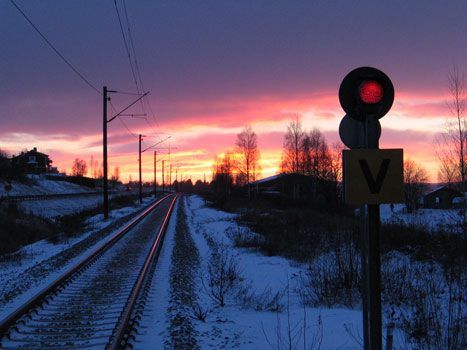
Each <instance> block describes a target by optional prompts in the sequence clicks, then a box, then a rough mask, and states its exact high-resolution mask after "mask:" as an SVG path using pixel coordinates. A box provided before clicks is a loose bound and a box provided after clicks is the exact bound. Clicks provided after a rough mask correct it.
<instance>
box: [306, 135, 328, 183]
mask: <svg viewBox="0 0 467 350" xmlns="http://www.w3.org/2000/svg"><path fill="white" fill-rule="evenodd" d="M306 140H308V141H306ZM305 142H307V143H308V147H307V148H305V147H303V148H302V150H303V153H305V155H304V157H305V159H306V162H305V165H306V166H305V175H311V176H313V177H314V178H316V179H321V180H328V179H329V175H330V171H331V169H330V168H331V155H330V152H329V147H328V144H327V142H326V140H325V138H324V136H323V134H322V133H321V131H320V130H319V129H317V128H313V130H311V131H310V132H309V133H308V134H307V135H306V136H305V139H304V142H303V144H305Z"/></svg>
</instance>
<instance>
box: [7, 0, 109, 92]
mask: <svg viewBox="0 0 467 350" xmlns="http://www.w3.org/2000/svg"><path fill="white" fill-rule="evenodd" d="M10 2H11V4H12V5H13V6H14V7H15V8H16V9H17V10H18V12H19V13H21V15H22V16H23V17H24V18H25V19H26V21H28V23H29V24H30V25H31V26H32V27H33V28H34V30H35V31H36V32H37V33H38V34H39V35H40V36H41V37H42V39H44V41H45V42H46V43H47V45H49V47H50V48H51V49H52V50H53V51H54V52H55V53H56V54H57V55H58V57H60V58H61V59H62V61H63V62H65V63H66V64H67V66H68V67H69V68H70V69H71V70H72V71H73V72H74V73H75V74H76V75H78V76H79V77H80V78H81V80H82V81H84V82H85V83H86V84H87V85H88V86H89V87H90V88H92V89H93V90H94V91H96V92H97V93H98V94H99V95H102V92H101V91H100V90H99V89H98V88H97V87H96V86H94V85H93V84H92V83H91V82H90V81H89V80H88V79H86V77H85V76H84V75H83V74H82V73H81V72H80V71H79V70H78V69H77V68H75V66H73V65H72V64H71V62H70V61H69V60H67V59H66V58H65V56H64V55H63V54H62V53H61V52H60V51H59V50H58V49H57V48H56V47H55V46H54V45H53V44H52V43H51V42H50V40H49V39H47V37H46V36H45V35H44V34H43V33H42V32H41V31H40V30H39V28H38V27H37V26H36V25H35V24H34V23H33V22H32V21H31V19H30V18H29V17H28V16H27V15H26V13H24V11H23V10H22V9H21V8H20V7H19V6H18V5H17V4H16V3H15V2H14V0H10Z"/></svg>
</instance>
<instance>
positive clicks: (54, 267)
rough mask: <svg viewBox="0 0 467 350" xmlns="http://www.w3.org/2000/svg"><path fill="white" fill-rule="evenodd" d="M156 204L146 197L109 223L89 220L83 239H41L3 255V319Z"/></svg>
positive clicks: (0, 274)
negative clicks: (138, 214)
mask: <svg viewBox="0 0 467 350" xmlns="http://www.w3.org/2000/svg"><path fill="white" fill-rule="evenodd" d="M152 201H153V198H146V199H144V203H143V204H142V205H135V206H131V207H125V208H121V209H117V210H112V211H111V212H110V217H109V219H108V220H103V218H102V214H99V215H95V216H93V217H91V218H89V219H87V220H86V223H87V229H86V230H85V231H84V232H83V233H82V234H80V235H79V236H76V237H73V238H67V239H66V240H63V241H60V242H58V243H51V242H48V241H47V240H41V241H38V242H35V243H33V244H30V245H28V246H25V247H23V248H21V249H19V250H18V251H16V252H14V253H11V254H7V255H4V256H0V319H2V318H4V317H5V316H7V315H8V314H9V313H10V312H11V311H13V310H14V309H15V308H17V307H18V306H19V305H21V304H22V303H24V302H25V301H26V300H27V299H28V298H29V297H31V296H32V295H34V294H36V293H37V292H38V291H40V290H41V289H42V288H44V287H45V286H47V285H48V284H50V283H51V282H52V281H53V280H55V279H56V278H57V277H58V276H60V275H61V274H62V273H63V272H65V271H66V270H67V269H69V268H70V267H71V266H72V265H73V264H75V263H76V262H78V261H80V260H81V259H83V257H84V256H85V255H87V254H89V253H90V252H91V251H93V250H94V249H96V248H97V247H99V246H100V245H102V244H104V243H105V242H106V241H107V240H108V239H109V238H110V237H111V236H112V234H113V233H115V232H116V231H117V230H118V229H119V228H121V227H122V226H123V225H125V224H126V223H127V222H128V220H129V219H130V217H131V216H133V215H134V214H135V213H136V212H138V211H140V210H142V209H143V208H144V207H146V206H147V205H148V204H149V203H150V202H152Z"/></svg>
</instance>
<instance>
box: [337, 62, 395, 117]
mask: <svg viewBox="0 0 467 350" xmlns="http://www.w3.org/2000/svg"><path fill="white" fill-rule="evenodd" d="M393 101H394V86H393V85H392V82H391V79H389V77H388V76H387V75H386V74H384V73H383V72H382V71H380V70H379V69H376V68H372V67H360V68H357V69H354V70H353V71H351V72H350V73H349V74H347V75H346V76H345V78H344V80H343V81H342V83H341V86H340V88H339V102H340V104H341V106H342V109H343V110H344V111H345V112H346V113H347V115H348V116H349V117H350V118H353V119H356V120H359V121H365V120H366V119H367V118H369V117H370V116H371V117H373V118H376V119H380V118H382V117H384V116H385V115H386V113H387V112H389V110H390V109H391V106H392V103H393Z"/></svg>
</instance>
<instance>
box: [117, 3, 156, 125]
mask: <svg viewBox="0 0 467 350" xmlns="http://www.w3.org/2000/svg"><path fill="white" fill-rule="evenodd" d="M114 1H116V0H114ZM122 2H123V10H124V13H125V20H126V26H127V31H128V39H129V42H130V45H129V47H130V48H131V51H132V53H133V59H134V67H135V72H136V75H137V78H138V80H139V83H140V86H141V89H142V91H144V83H143V78H142V76H141V71H140V69H139V64H138V57H137V55H136V49H135V44H134V40H133V35H132V34H131V29H130V27H131V25H130V20H129V16H128V11H127V7H126V0H122ZM125 39H126V37H125V36H124V40H125ZM125 45H126V46H127V47H128V44H125ZM144 102H146V104H147V106H148V108H149V111H150V115H151V116H152V119H153V120H154V122H155V123H156V126H157V127H160V126H159V123H158V122H157V120H156V117H155V116H154V111H153V109H152V106H151V104H150V102H149V99H145V100H144ZM141 108H142V110H143V112H144V113H146V111H145V108H144V103H143V100H141ZM147 124H148V125H149V127H150V128H151V130H152V131H153V132H155V127H154V126H153V125H152V123H151V122H150V121H149V119H148V120H147Z"/></svg>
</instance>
